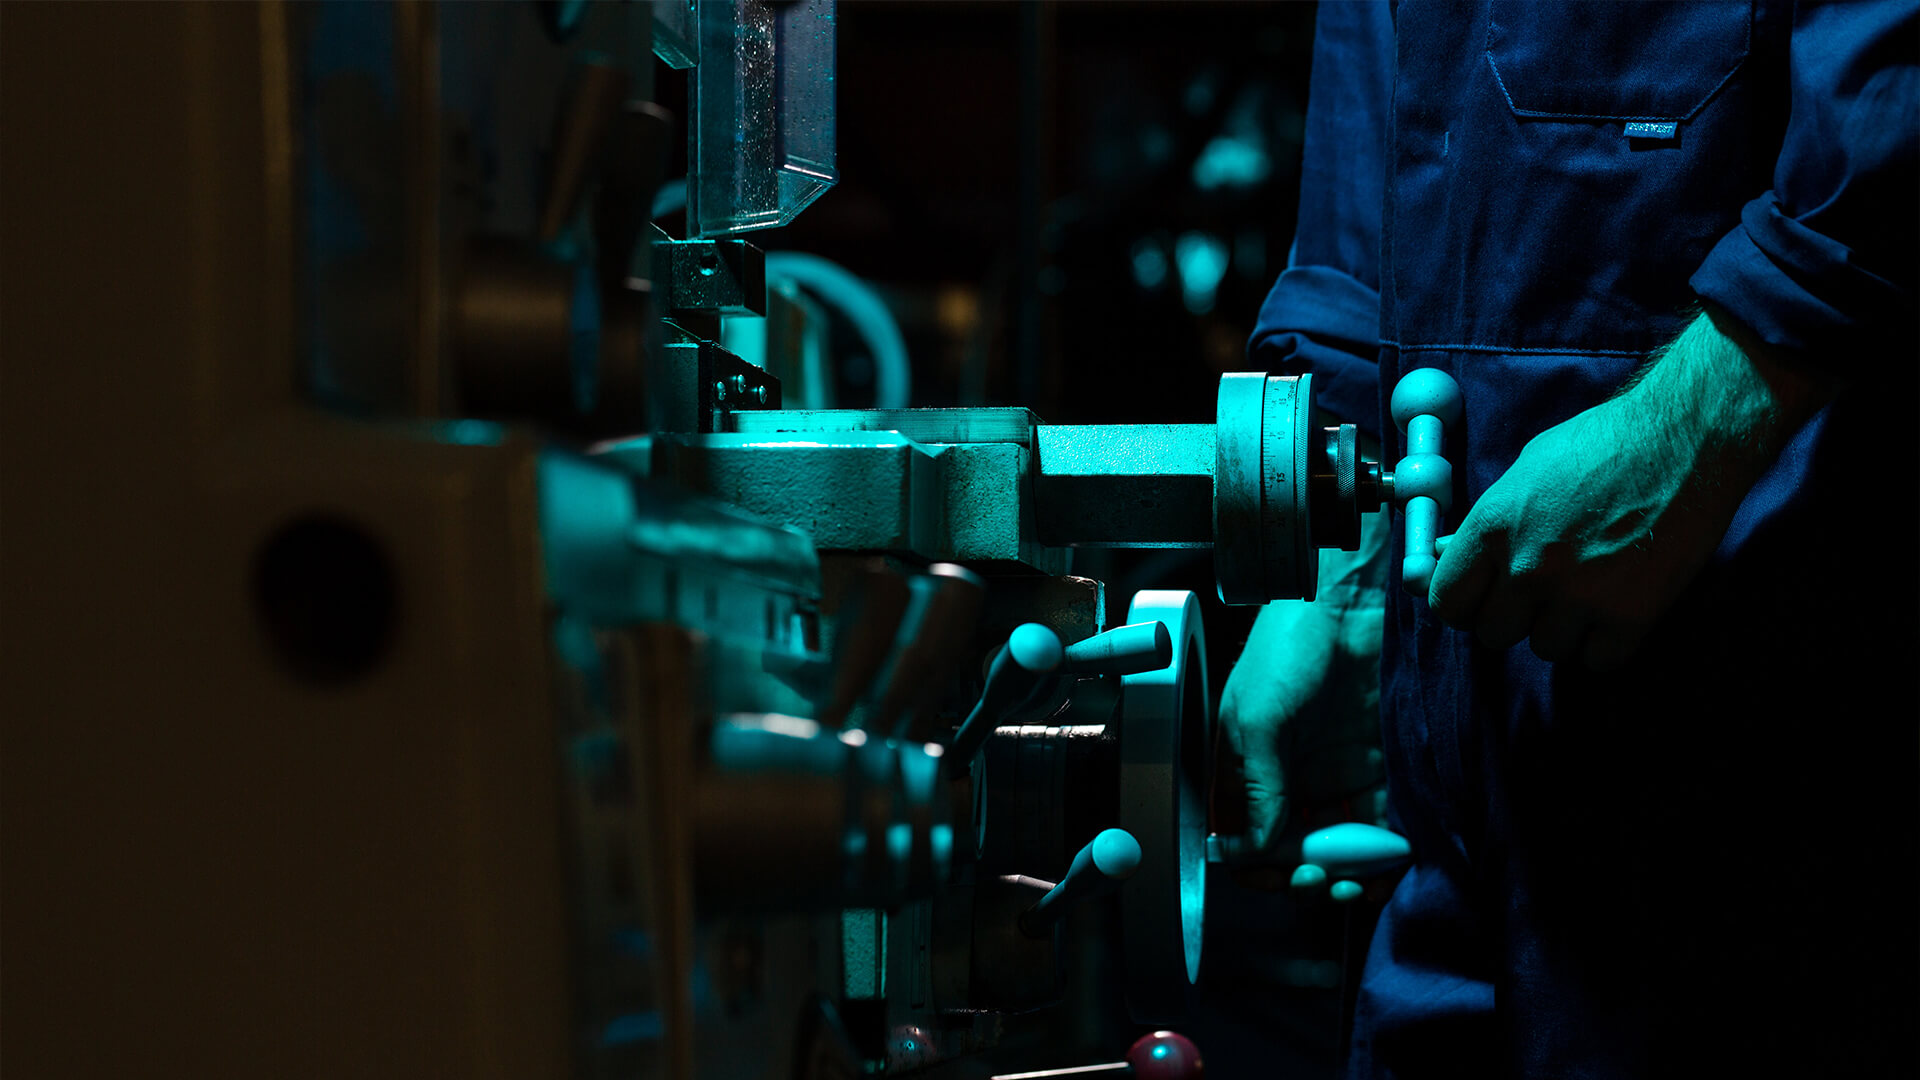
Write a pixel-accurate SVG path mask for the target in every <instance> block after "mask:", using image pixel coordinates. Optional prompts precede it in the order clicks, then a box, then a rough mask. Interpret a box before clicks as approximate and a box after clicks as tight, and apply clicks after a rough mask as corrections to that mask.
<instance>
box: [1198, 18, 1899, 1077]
mask: <svg viewBox="0 0 1920 1080" xmlns="http://www.w3.org/2000/svg"><path fill="white" fill-rule="evenodd" d="M1316 33H1317V40H1316V45H1315V51H1314V61H1313V65H1314V66H1313V71H1312V84H1311V85H1312V90H1311V95H1312V96H1311V98H1310V101H1309V115H1308V124H1307V133H1306V148H1305V162H1304V170H1305V171H1304V176H1303V181H1302V193H1301V205H1300V214H1299V231H1298V234H1297V236H1296V238H1295V243H1294V250H1293V253H1292V256H1291V258H1290V260H1289V267H1288V269H1287V270H1286V271H1285V273H1283V274H1282V275H1281V277H1280V279H1279V281H1278V282H1277V283H1276V285H1275V286H1274V288H1273V290H1272V293H1271V294H1270V295H1269V297H1268V298H1267V300H1266V302H1265V305H1264V307H1263V309H1262V311H1261V314H1260V321H1259V326H1258V328H1257V330H1256V331H1255V333H1254V335H1253V338H1252V341H1251V343H1250V346H1249V350H1250V355H1251V358H1252V360H1253V362H1254V363H1253V366H1255V367H1257V368H1263V369H1265V370H1269V371H1274V372H1286V373H1295V374H1297V373H1301V372H1311V373H1312V374H1313V376H1314V390H1315V397H1316V405H1317V406H1319V407H1320V408H1322V409H1324V410H1325V411H1326V412H1327V413H1330V414H1333V415H1334V416H1335V417H1338V418H1339V419H1342V420H1349V421H1352V422H1356V423H1358V424H1360V425H1361V426H1362V427H1363V428H1366V429H1368V430H1369V431H1370V432H1371V434H1372V435H1373V436H1374V437H1376V438H1378V439H1379V440H1380V442H1381V445H1382V451H1383V460H1384V461H1386V462H1389V463H1391V462H1393V461H1396V460H1398V458H1399V457H1400V456H1401V455H1402V454H1403V453H1405V450H1404V447H1403V446H1402V445H1401V444H1400V443H1401V438H1400V433H1399V432H1398V431H1397V430H1396V428H1395V426H1394V424H1393V422H1392V420H1391V418H1390V416H1389V415H1388V413H1387V401H1388V395H1389V394H1390V393H1391V391H1392V388H1393V387H1394V385H1395V384H1396V383H1397V382H1398V380H1399V379H1400V378H1401V377H1402V376H1403V375H1404V374H1406V373H1407V372H1409V371H1412V370H1414V369H1418V368H1425V367H1434V368H1439V369H1441V370H1442V371H1444V372H1446V373H1447V374H1449V375H1451V376H1452V377H1453V379H1454V380H1456V381H1457V383H1458V385H1459V387H1460V389H1461V392H1462V396H1463V400H1464V417H1463V419H1462V421H1461V422H1460V423H1459V424H1457V425H1456V426H1455V428H1454V429H1453V430H1450V431H1448V432H1447V438H1446V442H1447V454H1448V456H1449V457H1450V458H1451V460H1452V464H1453V469H1454V472H1453V478H1454V494H1453V499H1452V504H1451V509H1450V511H1449V512H1448V515H1447V517H1446V520H1445V521H1444V522H1443V525H1444V527H1445V531H1450V532H1451V533H1452V539H1451V541H1450V542H1449V544H1448V546H1446V547H1445V548H1444V550H1443V553H1442V554H1441V556H1440V558H1439V563H1438V566H1437V568H1436V569H1435V570H1434V571H1433V574H1432V579H1431V583H1430V586H1429V587H1428V588H1427V589H1425V590H1421V591H1420V592H1419V594H1418V595H1410V594H1407V593H1405V592H1403V590H1401V589H1400V588H1399V587H1398V586H1397V585H1393V586H1391V587H1390V586H1389V585H1388V584H1387V582H1388V580H1389V579H1395V578H1397V577H1398V574H1397V573H1396V572H1393V571H1390V570H1387V569H1384V568H1385V567H1398V566H1399V565H1400V560H1401V559H1402V557H1403V556H1404V554H1405V552H1404V551H1403V550H1402V545H1403V543H1404V539H1403V537H1402V536H1401V535H1399V532H1400V526H1399V525H1398V517H1397V516H1396V518H1395V524H1394V525H1393V527H1391V528H1375V529H1372V530H1370V531H1369V533H1368V540H1367V543H1366V544H1365V545H1363V550H1362V551H1361V552H1358V553H1355V554H1353V555H1339V554H1337V553H1329V557H1328V558H1327V559H1326V560H1325V561H1324V563H1323V567H1322V587H1321V593H1322V599H1321V600H1320V601H1318V602H1317V603H1315V604H1311V605H1307V604H1297V603H1296V604H1284V603H1283V604H1274V605H1270V606H1269V607H1268V609H1267V610H1265V611H1263V612H1262V613H1261V616H1260V618H1259V620H1258V621H1257V623H1256V624H1255V629H1254V631H1253V633H1252V635H1251V637H1250V639H1249V641H1248V644H1247V648H1246V652H1245V653H1244V654H1243V656H1242V658H1241V660H1240V662H1239V663H1238V665H1237V666H1236V668H1235V670H1234V672H1233V675H1232V678H1231V680H1230V682H1229V685H1228V688H1227V691H1226V694H1225V695H1224V698H1223V702H1222V723H1223V730H1224V731H1225V733H1226V735H1227V737H1228V739H1229V740H1230V742H1231V744H1232V745H1233V747H1234V748H1235V749H1237V750H1238V751H1239V753H1240V755H1241V757H1242V758H1244V760H1245V774H1246V782H1245V786H1244V791H1245V797H1246V801H1247V809H1248V812H1249V815H1250V820H1251V822H1252V828H1251V830H1250V834H1251V835H1250V839H1251V840H1252V841H1253V842H1254V843H1256V844H1271V843H1272V842H1273V839H1274V837H1276V836H1278V835H1279V834H1280V833H1281V831H1282V830H1284V829H1286V828H1287V827H1288V821H1289V819H1290V818H1293V819H1296V820H1297V818H1298V817H1299V816H1300V814H1301V811H1302V810H1303V809H1306V807H1304V806H1303V805H1302V803H1303V798H1302V793H1303V792H1307V791H1310V790H1313V789H1314V786H1313V784H1312V778H1310V777H1305V776H1301V775H1295V773H1297V772H1298V770H1299V767H1300V766H1299V765H1298V763H1297V762H1296V761H1294V760H1293V758H1294V756H1295V751H1296V750H1297V748H1299V747H1301V746H1303V745H1310V744H1313V743H1314V740H1315V736H1314V735H1313V733H1312V732H1308V731H1302V730H1300V728H1301V726H1302V725H1308V724H1312V723H1325V722H1327V721H1326V720H1325V718H1326V717H1327V716H1331V715H1338V714H1341V713H1342V711H1343V709H1344V711H1345V714H1347V715H1352V713H1353V712H1354V710H1355V709H1363V708H1367V707H1369V706H1370V705H1371V704H1372V703H1373V702H1374V701H1376V700H1377V702H1378V706H1379V720H1380V732H1381V739H1382V748H1383V749H1384V763H1385V764H1384V768H1385V775H1386V783H1387V791H1388V794H1389V800H1388V805H1389V815H1390V820H1391V822H1392V824H1393V825H1394V826H1395V827H1396V828H1398V829H1399V830H1400V831H1402V832H1403V833H1405V834H1406V835H1407V836H1408V838H1409V839H1410V840H1411V842H1412V845H1413V848H1414V856H1415V859H1414V864H1413V866H1412V867H1411V869H1409V870H1408V872H1407V873H1406V875H1405V876H1404V877H1403V878H1402V879H1400V881H1399V882H1398V884H1397V886H1395V887H1394V890H1393V893H1392V897H1391V899H1390V900H1389V901H1388V902H1387V906H1386V909H1385V911H1384V913H1383V914H1382V917H1381V920H1380V923H1379V927H1378V930H1377V931H1376V933H1375V936H1374V939H1373V943H1372V946H1371V948H1370V950H1369V953H1368V956H1367V960H1366V965H1365V971H1364V975H1363V976H1362V981H1361V987H1360V998H1359V1005H1358V1009H1357V1014H1356V1019H1355V1030H1354V1037H1353V1043H1352V1050H1351V1054H1350V1057H1349V1064H1350V1068H1351V1070H1352V1073H1353V1075H1355V1076H1361V1077H1416V1076H1420V1077H1424V1076H1498V1075H1522V1076H1539V1077H1640V1076H1657V1075H1674V1076H1762V1075H1765V1076H1849V1077H1853V1076H1863V1077H1864V1076H1895V1075H1903V1076H1912V1075H1920V1065H1917V1064H1916V1045H1920V1036H1916V1033H1915V1020H1916V1016H1920V1005H1917V1004H1916V983H1917V982H1920V979H1917V977H1916V976H1917V975H1920V934H1916V923H1917V922H1920V919H1917V918H1916V913H1917V912H1920V894H1916V891H1915V882H1914V879H1915V865H1916V821H1920V801H1917V800H1916V767H1917V765H1920V740H1917V739H1916V722H1917V721H1916V718H1917V717H1920V704H1917V702H1916V692H1915V679H1916V662H1915V661H1916V657H1920V650H1916V644H1917V637H1920V635H1917V633H1916V623H1917V622H1920V578H1917V577H1916V572H1915V565H1916V548H1917V546H1920V545H1916V541H1915V537H1916V536H1917V535H1920V531H1917V529H1920V526H1917V525H1916V518H1917V517H1920V514H1917V513H1916V504H1917V503H1920V498H1917V497H1916V496H1917V493H1920V483H1916V478H1915V473H1914V465H1915V458H1916V439H1920V423H1916V408H1920V393H1917V391H1916V379H1915V376H1916V370H1920V335H1917V333H1916V323H1917V322H1920V316H1916V309H1915V295H1916V248H1917V247H1920V171H1917V166H1916V162H1917V161H1920V3H1916V2H1914V0H1900V2H1893V0H1887V2H1876V0H1858V2H1843V3H1832V4H1814V3H1793V2H1788V0H1754V2H1752V3H1653V4H1627V3H1549V2H1525V0H1523V2H1516V3H1484V2H1482V3H1454V4H1443V3H1429V2H1415V0H1404V2H1401V3H1399V4H1396V5H1388V4H1369V3H1327V4H1323V5H1322V6H1321V8H1320V11H1319V17H1318V28H1317V31H1316ZM1368 549H1371V550H1368ZM1376 648H1377V649H1378V654H1379V659H1378V668H1377V672H1378V679H1377V681H1375V680H1374V678H1373V674H1374V671H1375V668H1374V667H1373V661H1372V650H1374V649H1376ZM1290 767H1291V769H1292V771H1291V772H1290Z"/></svg>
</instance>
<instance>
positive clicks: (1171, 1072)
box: [1127, 1031, 1205, 1080]
mask: <svg viewBox="0 0 1920 1080" xmlns="http://www.w3.org/2000/svg"><path fill="white" fill-rule="evenodd" d="M1127 1064H1129V1065H1131V1066H1133V1075H1134V1077H1135V1080H1200V1076H1201V1074H1202V1073H1203V1072H1205V1066H1203V1065H1202V1064H1201V1062H1200V1048H1199V1047H1197V1046H1195V1045H1193V1040H1192V1039H1189V1038H1187V1037H1186V1036H1185V1035H1178V1034H1175V1033H1174V1032H1171V1031H1156V1032H1154V1033H1153V1034H1151V1035H1142V1036H1140V1038H1139V1039H1138V1040H1137V1041H1135V1042H1134V1044H1133V1045H1132V1046H1129V1047H1127Z"/></svg>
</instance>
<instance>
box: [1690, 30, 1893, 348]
mask: <svg viewBox="0 0 1920 1080" xmlns="http://www.w3.org/2000/svg"><path fill="white" fill-rule="evenodd" d="M1788 67H1789V71H1790V77H1791V92H1792V95H1793V99H1792V112H1791V115H1790V118H1789V119H1788V122H1787V127H1786V132H1785V136H1784V138H1783V140H1782V144H1781V151H1780V158H1779V161H1778V163H1777V164H1776V165H1775V167H1774V174H1773V190H1772V191H1769V192H1767V193H1766V194H1764V195H1762V196H1760V197H1759V198H1757V199H1754V200H1753V201H1752V202H1749V203H1748V204H1747V205H1746V207H1745V208H1744V210H1743V211H1742V212H1741V216H1740V224H1739V225H1738V226H1736V227H1735V228H1734V229H1733V230H1732V231H1731V232H1729V233H1728V234H1727V235H1726V236H1724V237H1722V238H1721V240H1720V241H1719V243H1718V244H1716V245H1715V246H1714V248H1713V250H1712V251H1711V252H1710V253H1709V254H1708V255H1707V258H1706V261H1705V262H1704V263H1702V264H1701V266H1700V268H1699V270H1697V271H1696V272H1695V273H1694V275H1693V278H1692V282H1691V284H1692V286H1693V289H1694V291H1695V292H1696V293H1698V294H1699V295H1700V296H1701V297H1702V298H1704V299H1706V300H1709V301H1712V302H1713V303H1715V304H1718V305H1720V306H1721V307H1722V308H1725V309H1726V310H1727V312H1728V313H1730V314H1732V315H1733V316H1734V317H1735V318H1737V319H1739V320H1740V321H1741V322H1742V323H1744V324H1746V325H1747V326H1748V327H1750V328H1751V329H1752V330H1753V331H1754V332H1755V333H1756V334H1758V335H1759V337H1760V338H1761V339H1762V340H1763V341H1765V342H1767V343H1768V344H1769V345H1772V346H1775V347H1777V348H1781V349H1785V350H1789V351H1791V352H1794V353H1796V354H1800V355H1803V356H1804V357H1805V358H1806V359H1807V360H1808V361H1810V362H1812V363H1814V364H1817V365H1819V366H1820V367H1823V368H1825V369H1827V370H1829V371H1832V372H1835V373H1836V374H1839V375H1842V376H1856V375H1865V374H1867V373H1869V372H1872V371H1873V370H1875V369H1876V368H1877V367H1878V366H1879V365H1882V364H1884V363H1886V362H1887V360H1888V359H1889V358H1890V357H1891V356H1898V357H1903V358H1904V359H1905V360H1907V361H1908V362H1911V361H1912V360H1913V355H1914V349H1915V346H1916V327H1915V319H1916V315H1915V310H1914V308H1915V277H1916V273H1915V271H1916V265H1915V264H1916V258H1920V255H1917V253H1916V252H1917V249H1920V2H1916V0H1895V2H1866V0H1850V2H1845V3H1833V4H1801V5H1798V6H1797V7H1796V9H1795V11H1794V22H1793V32H1792V37H1791V40H1790V42H1789V56H1788Z"/></svg>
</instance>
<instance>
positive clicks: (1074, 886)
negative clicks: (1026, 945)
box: [1020, 829, 1140, 938]
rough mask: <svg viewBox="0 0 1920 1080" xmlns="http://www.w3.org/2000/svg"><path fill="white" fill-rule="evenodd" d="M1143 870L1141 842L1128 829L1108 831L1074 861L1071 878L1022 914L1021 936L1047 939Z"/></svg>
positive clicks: (1097, 837) (1091, 842)
mask: <svg viewBox="0 0 1920 1080" xmlns="http://www.w3.org/2000/svg"><path fill="white" fill-rule="evenodd" d="M1138 869H1140V841H1138V840H1135V839H1134V838H1133V834H1132V833H1130V832H1128V831H1127V830H1125V829H1106V830H1103V831H1102V832H1101V833H1100V835H1098V836H1096V837H1094V838H1093V839H1092V840H1089V841H1087V846H1086V847H1083V848H1081V849H1080V852H1079V854H1077V855H1075V856H1074V857H1073V865H1072V866H1070V867H1068V868H1067V876H1066V877H1063V878H1061V879H1060V883H1059V884H1058V885H1055V886H1054V887H1053V888H1051V889H1049V890H1047V895H1045V896H1043V897H1041V898H1040V899H1038V900H1036V901H1034V904H1033V906H1032V907H1030V908H1028V909H1027V910H1025V911H1023V912H1021V913H1020V932H1021V933H1023V934H1025V935H1027V936H1028V937H1030V938H1040V937H1046V936H1047V935H1048V934H1051V933H1052V932H1053V927H1054V924H1055V923H1058V922H1059V921H1060V920H1061V919H1064V918H1066V917H1067V912H1069V911H1072V910H1073V909H1074V907H1075V906H1077V905H1079V904H1081V903H1083V902H1085V901H1088V900H1092V899H1093V898H1095V897H1097V896H1105V895H1106V894H1107V893H1110V892H1112V891H1113V890H1115V889H1117V888H1119V887H1120V883H1121V882H1123V881H1125V880H1127V879H1128V878H1130V877H1132V876H1133V872H1134V871H1135V870H1138Z"/></svg>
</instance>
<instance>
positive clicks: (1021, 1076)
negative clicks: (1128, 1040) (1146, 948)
mask: <svg viewBox="0 0 1920 1080" xmlns="http://www.w3.org/2000/svg"><path fill="white" fill-rule="evenodd" d="M1204 1075H1206V1069H1205V1066H1204V1065H1203V1063H1202V1062H1201V1060H1200V1048H1199V1047H1197V1046H1195V1045H1193V1040H1191V1039H1189V1038H1187V1037H1186V1036H1185V1035H1181V1034H1178V1033H1176V1032H1172V1031H1156V1032H1154V1033H1152V1034H1151V1035H1142V1036H1140V1037H1139V1038H1138V1039H1135V1040H1134V1042H1133V1045H1132V1046H1129V1047H1127V1057H1126V1060H1125V1061H1115V1062H1110V1063H1107V1064H1101V1065H1075V1066H1071V1067H1069V1068H1065V1069H1041V1070H1040V1071H1038V1072H1024V1073H1003V1074H1001V1075H999V1076H995V1077H993V1078H992V1080H1082V1078H1085V1080H1094V1078H1096V1077H1099V1078H1102V1080H1105V1078H1108V1077H1111V1078H1112V1080H1120V1078H1122V1077H1134V1078H1136V1080H1200V1077H1202V1076H1204Z"/></svg>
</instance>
